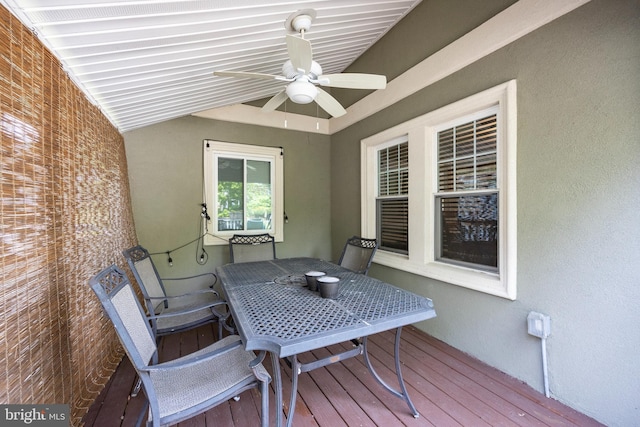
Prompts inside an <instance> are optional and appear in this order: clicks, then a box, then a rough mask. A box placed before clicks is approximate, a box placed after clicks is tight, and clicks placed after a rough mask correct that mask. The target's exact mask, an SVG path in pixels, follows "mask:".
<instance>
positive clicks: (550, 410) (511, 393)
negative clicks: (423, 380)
mask: <svg viewBox="0 0 640 427" xmlns="http://www.w3.org/2000/svg"><path fill="white" fill-rule="evenodd" d="M406 329H407V333H408V334H410V336H411V338H410V339H409V340H410V341H411V342H412V343H422V344H424V347H422V349H423V351H424V352H425V353H427V354H429V355H432V356H433V357H434V358H435V359H437V360H440V361H442V362H446V363H447V364H448V365H449V366H451V367H452V368H453V369H454V370H455V371H457V372H458V373H459V374H460V375H463V376H467V377H469V378H472V379H473V380H474V381H476V382H477V383H479V384H482V385H483V386H484V387H486V388H487V389H488V390H491V391H492V392H493V393H495V394H497V395H499V396H501V397H502V398H503V399H504V400H505V401H507V402H509V403H511V404H513V405H515V406H516V407H518V408H520V410H521V411H523V412H525V413H527V414H530V415H532V416H533V417H535V418H537V419H539V420H540V421H542V422H543V423H545V424H546V425H576V426H602V424H600V423H598V422H597V421H595V420H593V419H592V418H590V417H587V416H586V415H584V414H581V413H579V412H578V411H576V410H574V409H572V408H570V407H568V406H566V405H563V404H562V403H560V402H558V401H557V400H555V399H550V398H547V397H545V396H544V395H543V394H542V393H540V392H538V391H536V390H534V389H533V388H532V387H530V386H528V385H527V384H525V383H524V382H522V381H520V380H518V379H516V378H513V377H511V376H509V375H507V374H505V373H504V372H501V371H499V370H497V369H495V368H493V367H491V366H489V365H487V364H485V363H483V362H481V361H480V360H478V359H476V358H473V357H471V356H469V355H467V354H465V353H463V352H461V351H459V350H456V349H454V348H453V347H451V346H449V345H448V344H446V343H444V342H442V341H440V340H437V339H435V338H433V337H431V336H429V335H427V334H425V333H424V332H422V331H419V330H417V329H416V328H414V327H410V328H406ZM407 342H408V341H407ZM521 413H522V412H521ZM558 419H560V420H558Z"/></svg>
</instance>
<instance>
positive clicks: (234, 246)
mask: <svg viewBox="0 0 640 427" xmlns="http://www.w3.org/2000/svg"><path fill="white" fill-rule="evenodd" d="M229 259H230V261H231V262H232V263H237V262H250V261H267V260H270V259H276V242H275V239H274V238H273V236H271V235H270V234H268V233H265V234H246V235H245V234H234V235H233V237H231V238H230V239H229Z"/></svg>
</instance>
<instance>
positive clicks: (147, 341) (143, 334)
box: [89, 265, 157, 369]
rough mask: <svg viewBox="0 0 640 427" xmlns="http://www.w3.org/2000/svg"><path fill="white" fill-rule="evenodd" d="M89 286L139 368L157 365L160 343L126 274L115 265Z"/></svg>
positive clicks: (99, 274)
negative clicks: (157, 341) (158, 344)
mask: <svg viewBox="0 0 640 427" xmlns="http://www.w3.org/2000/svg"><path fill="white" fill-rule="evenodd" d="M89 284H90V285H91V288H92V289H93V291H94V292H95V294H96V295H97V296H98V299H99V300H100V302H101V303H102V307H103V308H104V311H105V313H106V314H107V316H108V317H109V319H110V320H111V322H112V323H113V326H114V327H115V329H116V332H117V334H118V338H119V339H120V342H121V343H122V346H123V347H124V349H125V351H126V353H127V355H128V356H129V359H130V360H131V363H133V365H134V366H135V368H136V369H141V368H144V367H145V366H148V365H149V362H150V361H151V360H152V359H153V362H154V363H155V362H156V360H155V359H156V358H157V347H156V341H155V338H154V336H153V333H152V331H151V328H150V326H149V322H147V318H146V316H145V315H144V313H143V311H142V307H141V306H140V302H139V301H138V298H137V297H136V295H135V293H134V291H133V288H132V287H131V283H130V282H129V279H128V278H127V275H126V274H125V272H124V271H122V270H121V269H119V268H118V267H117V266H116V265H112V266H110V267H108V268H106V269H104V270H102V271H101V272H100V273H98V274H96V275H95V276H94V277H92V278H91V279H90V280H89Z"/></svg>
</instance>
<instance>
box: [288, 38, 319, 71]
mask: <svg viewBox="0 0 640 427" xmlns="http://www.w3.org/2000/svg"><path fill="white" fill-rule="evenodd" d="M287 51H288V52H289V59H290V60H291V63H292V64H293V67H294V68H295V69H296V70H304V73H305V74H307V73H308V72H309V70H311V61H312V59H313V53H312V52H311V42H310V41H309V40H305V39H303V38H300V37H296V36H292V35H291V34H287Z"/></svg>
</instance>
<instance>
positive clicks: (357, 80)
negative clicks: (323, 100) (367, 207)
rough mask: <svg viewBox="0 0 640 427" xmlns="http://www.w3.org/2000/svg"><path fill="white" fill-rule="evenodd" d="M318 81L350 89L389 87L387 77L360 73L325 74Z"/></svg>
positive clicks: (322, 83) (323, 84) (330, 85)
mask: <svg viewBox="0 0 640 427" xmlns="http://www.w3.org/2000/svg"><path fill="white" fill-rule="evenodd" d="M318 83H319V84H321V85H322V86H329V87H343V88H348V89H384V88H385V87H387V77H386V76H381V75H378V74H360V73H341V74H323V75H321V76H319V77H318Z"/></svg>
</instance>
